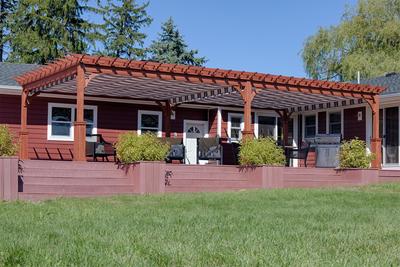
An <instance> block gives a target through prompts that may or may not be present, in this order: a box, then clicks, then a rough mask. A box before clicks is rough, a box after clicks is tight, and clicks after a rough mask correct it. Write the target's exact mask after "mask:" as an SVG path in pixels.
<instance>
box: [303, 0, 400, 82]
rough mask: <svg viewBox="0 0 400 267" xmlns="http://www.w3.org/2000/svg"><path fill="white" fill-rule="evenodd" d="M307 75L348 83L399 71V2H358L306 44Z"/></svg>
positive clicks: (383, 0) (368, 0)
mask: <svg viewBox="0 0 400 267" xmlns="http://www.w3.org/2000/svg"><path fill="white" fill-rule="evenodd" d="M302 57H303V62H304V66H305V69H306V72H307V73H308V75H309V76H310V77H312V78H315V79H327V80H339V81H347V80H353V79H355V77H356V75H357V72H358V71H360V73H361V75H362V77H363V78H369V77H373V76H378V75H382V74H384V73H385V72H392V71H400V0H359V1H358V3H357V5H356V6H355V7H347V9H346V11H345V13H344V15H343V18H342V21H341V22H340V24H339V25H337V26H331V27H329V28H321V29H319V31H318V32H317V33H316V34H315V35H313V36H311V37H309V38H308V39H307V41H306V42H305V45H304V48H303V51H302Z"/></svg>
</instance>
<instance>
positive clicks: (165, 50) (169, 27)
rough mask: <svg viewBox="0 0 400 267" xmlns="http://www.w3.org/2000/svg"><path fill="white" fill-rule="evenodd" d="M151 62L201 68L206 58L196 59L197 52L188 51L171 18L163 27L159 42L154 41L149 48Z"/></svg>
mask: <svg viewBox="0 0 400 267" xmlns="http://www.w3.org/2000/svg"><path fill="white" fill-rule="evenodd" d="M149 53H150V60H153V61H157V62H163V63H174V64H186V65H195V66H201V65H203V64H204V63H206V61H207V60H206V58H205V57H196V55H197V54H198V51H197V50H188V46H187V44H186V43H185V41H184V40H183V36H182V35H181V34H180V32H179V30H178V29H177V27H176V25H175V24H174V21H173V20H172V18H169V19H168V20H167V21H166V22H165V23H164V24H163V25H162V26H161V33H160V34H159V38H158V40H156V41H154V42H153V43H152V45H151V46H150V48H149Z"/></svg>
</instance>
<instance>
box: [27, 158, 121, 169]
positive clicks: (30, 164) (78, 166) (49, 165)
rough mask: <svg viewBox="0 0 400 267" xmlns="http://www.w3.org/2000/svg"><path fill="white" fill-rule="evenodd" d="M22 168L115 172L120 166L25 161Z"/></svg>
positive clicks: (100, 163) (95, 163) (73, 162)
mask: <svg viewBox="0 0 400 267" xmlns="http://www.w3.org/2000/svg"><path fill="white" fill-rule="evenodd" d="M21 166H22V168H24V169H25V168H34V169H48V170H74V169H78V170H114V169H118V168H119V166H118V165H117V164H115V163H114V162H75V161H57V160H24V161H23V162H21Z"/></svg>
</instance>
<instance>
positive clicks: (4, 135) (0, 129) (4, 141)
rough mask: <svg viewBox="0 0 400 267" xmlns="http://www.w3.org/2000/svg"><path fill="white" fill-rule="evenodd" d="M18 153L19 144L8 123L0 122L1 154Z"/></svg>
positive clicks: (11, 154) (12, 154)
mask: <svg viewBox="0 0 400 267" xmlns="http://www.w3.org/2000/svg"><path fill="white" fill-rule="evenodd" d="M16 153H17V145H16V144H15V143H14V138H13V136H12V134H11V132H10V130H9V129H8V127H7V126H6V125H2V124H0V156H14V155H15V154H16Z"/></svg>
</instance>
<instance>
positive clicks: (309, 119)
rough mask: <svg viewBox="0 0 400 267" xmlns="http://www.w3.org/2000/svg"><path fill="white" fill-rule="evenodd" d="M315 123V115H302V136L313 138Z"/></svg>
mask: <svg viewBox="0 0 400 267" xmlns="http://www.w3.org/2000/svg"><path fill="white" fill-rule="evenodd" d="M316 129H317V125H316V116H315V115H309V116H305V117H304V137H305V138H313V137H315V133H316Z"/></svg>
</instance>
